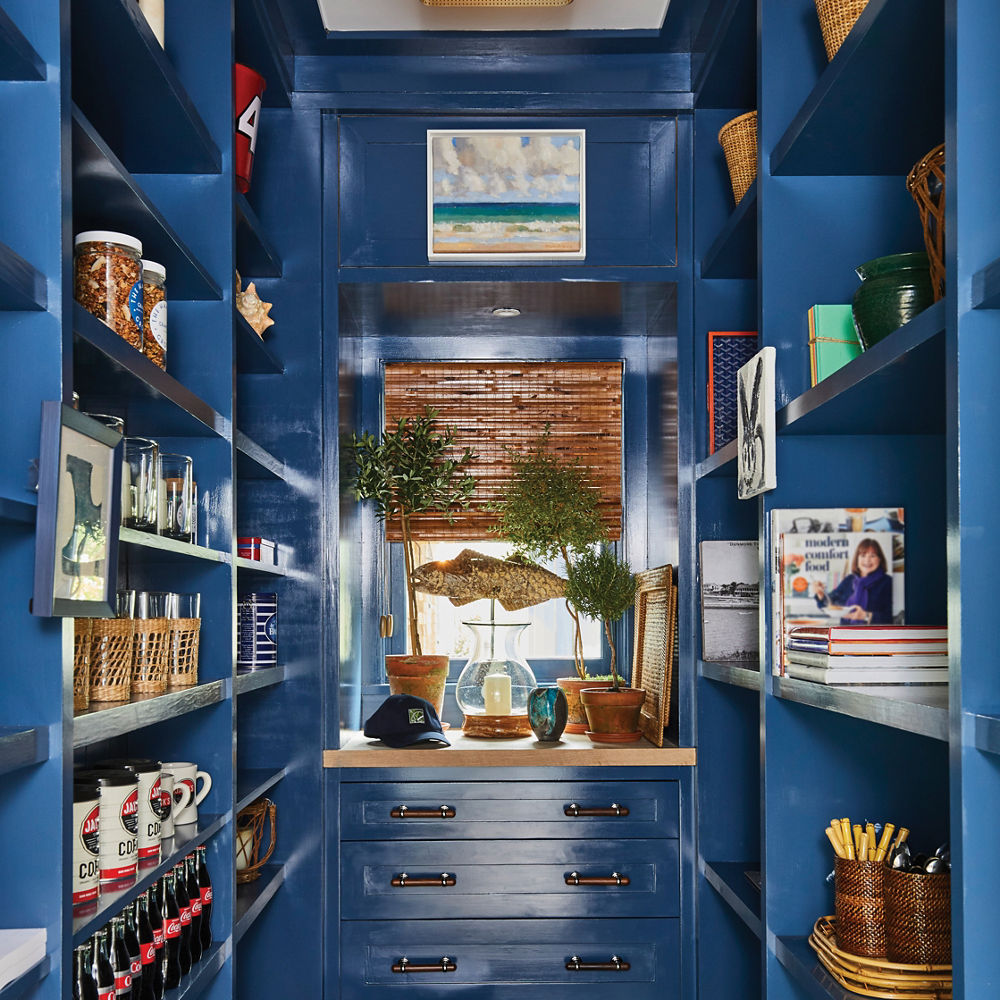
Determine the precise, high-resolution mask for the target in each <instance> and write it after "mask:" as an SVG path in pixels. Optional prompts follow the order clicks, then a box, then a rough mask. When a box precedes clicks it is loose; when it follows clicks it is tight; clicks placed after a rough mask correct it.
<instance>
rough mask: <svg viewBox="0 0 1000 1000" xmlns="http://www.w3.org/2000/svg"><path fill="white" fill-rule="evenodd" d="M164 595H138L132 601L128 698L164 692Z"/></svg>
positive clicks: (165, 643) (165, 639)
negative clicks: (132, 616) (130, 664)
mask: <svg viewBox="0 0 1000 1000" xmlns="http://www.w3.org/2000/svg"><path fill="white" fill-rule="evenodd" d="M169 597H170V595H169V594H167V593H166V592H164V591H145V590H144V591H139V592H137V593H136V595H135V598H136V601H135V620H134V622H133V625H134V628H133V633H132V635H133V638H132V685H131V693H132V694H142V695H157V694H163V693H164V692H165V691H166V690H167V635H168V629H169V624H168V622H167V601H168V599H169Z"/></svg>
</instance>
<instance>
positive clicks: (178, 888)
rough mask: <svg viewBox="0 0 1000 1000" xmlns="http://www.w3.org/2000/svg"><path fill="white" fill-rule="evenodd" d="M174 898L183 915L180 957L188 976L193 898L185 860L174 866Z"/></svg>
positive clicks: (182, 973)
mask: <svg viewBox="0 0 1000 1000" xmlns="http://www.w3.org/2000/svg"><path fill="white" fill-rule="evenodd" d="M173 875H174V899H176V900H177V910H178V912H179V913H180V917H181V943H180V948H179V950H178V958H179V959H180V963H181V975H182V976H186V975H187V974H188V973H189V972H190V971H191V900H190V898H189V897H188V894H187V875H186V873H185V871H184V862H183V861H178V862H177V864H176V865H174V868H173Z"/></svg>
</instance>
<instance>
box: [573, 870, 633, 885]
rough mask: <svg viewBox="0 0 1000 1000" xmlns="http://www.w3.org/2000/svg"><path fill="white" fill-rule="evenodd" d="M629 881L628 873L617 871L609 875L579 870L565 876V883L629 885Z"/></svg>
mask: <svg viewBox="0 0 1000 1000" xmlns="http://www.w3.org/2000/svg"><path fill="white" fill-rule="evenodd" d="M630 882H631V880H630V879H629V877H628V875H622V874H620V873H619V872H612V873H611V874H610V875H581V874H580V873H579V872H570V873H569V874H568V875H567V876H566V884H567V885H629V884H630Z"/></svg>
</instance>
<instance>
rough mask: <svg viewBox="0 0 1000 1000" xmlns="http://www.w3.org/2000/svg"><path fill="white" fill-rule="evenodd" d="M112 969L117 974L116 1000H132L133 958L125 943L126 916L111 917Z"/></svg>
mask: <svg viewBox="0 0 1000 1000" xmlns="http://www.w3.org/2000/svg"><path fill="white" fill-rule="evenodd" d="M111 969H112V971H113V972H114V974H115V1000H132V959H131V956H130V955H129V953H128V947H127V946H126V944H125V918H124V917H123V916H122V915H121V914H120V913H119V914H118V915H117V916H114V917H112V918H111Z"/></svg>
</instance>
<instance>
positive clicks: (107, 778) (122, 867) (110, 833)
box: [73, 768, 139, 891]
mask: <svg viewBox="0 0 1000 1000" xmlns="http://www.w3.org/2000/svg"><path fill="white" fill-rule="evenodd" d="M73 780H74V781H83V782H88V783H93V784H96V785H97V786H98V788H99V797H100V811H99V834H98V836H99V848H98V850H99V858H100V860H99V864H100V881H101V887H102V889H111V890H112V891H113V890H114V889H115V888H116V887H117V886H118V885H119V884H120V883H123V882H125V883H128V882H130V881H131V880H132V879H134V878H135V873H136V869H137V867H138V864H139V842H138V840H137V834H138V822H139V821H138V815H139V781H138V779H137V778H136V776H135V775H134V774H133V773H132V772H131V771H127V770H125V769H124V768H118V769H111V768H92V769H86V770H80V771H76V772H75V773H74V775H73ZM109 883H110V885H109Z"/></svg>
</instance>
